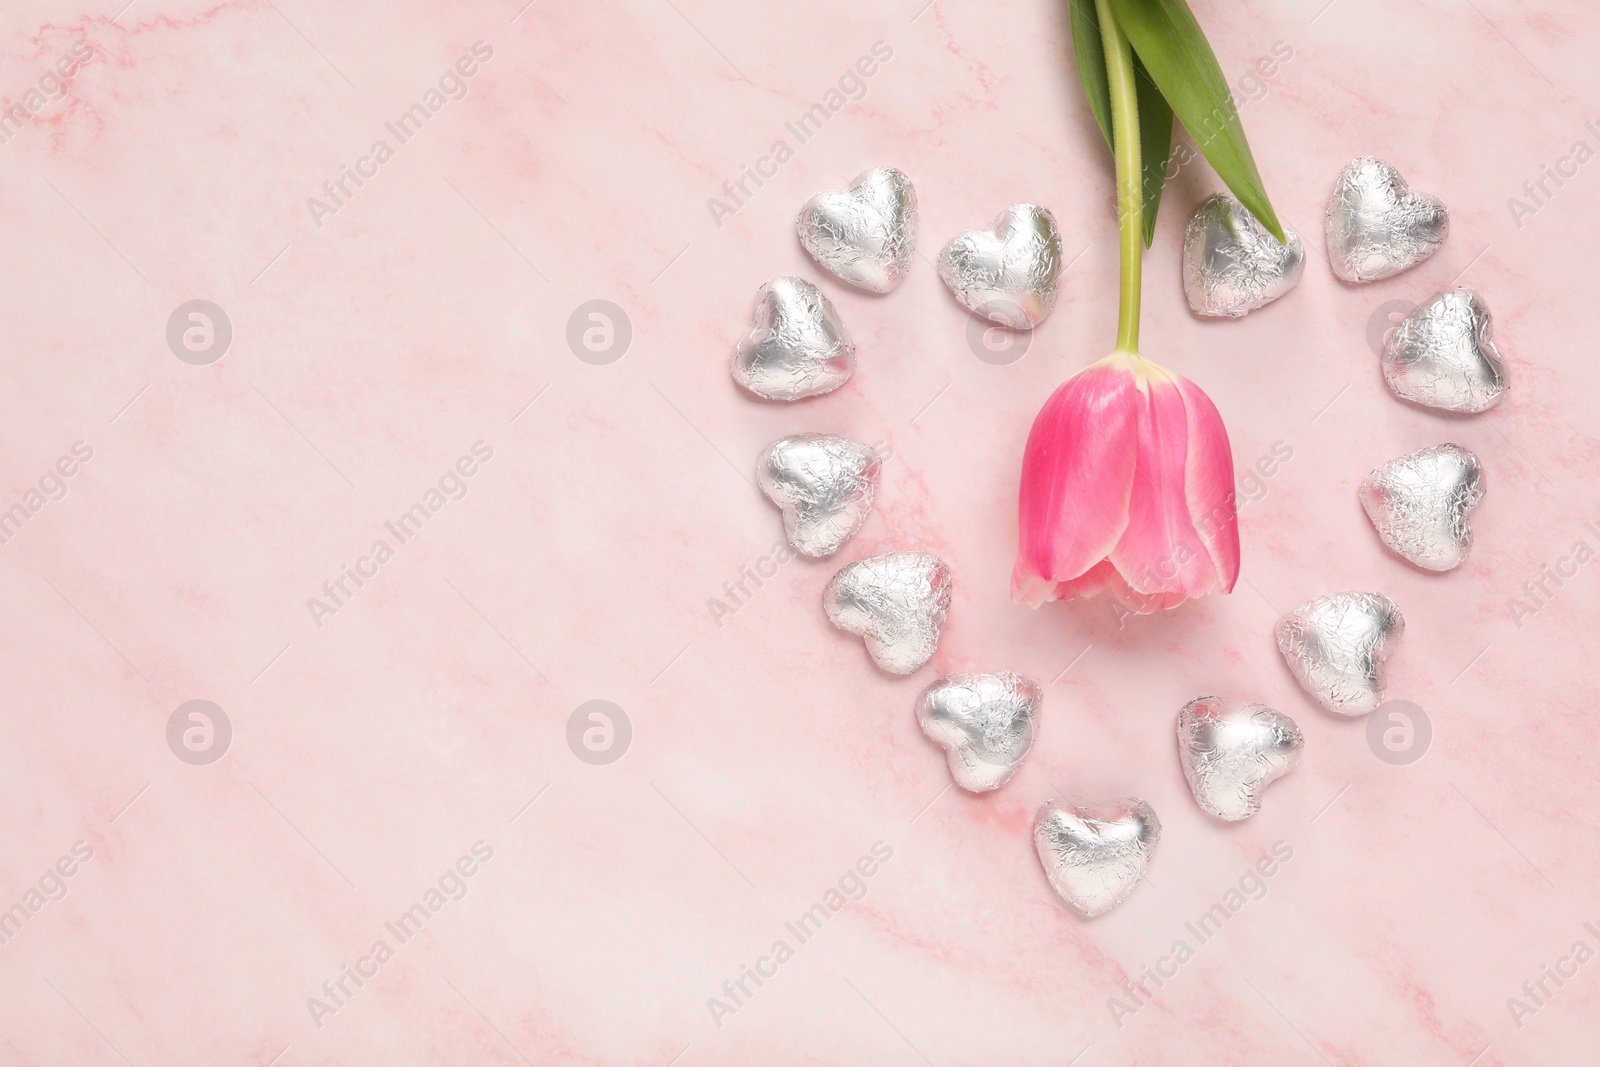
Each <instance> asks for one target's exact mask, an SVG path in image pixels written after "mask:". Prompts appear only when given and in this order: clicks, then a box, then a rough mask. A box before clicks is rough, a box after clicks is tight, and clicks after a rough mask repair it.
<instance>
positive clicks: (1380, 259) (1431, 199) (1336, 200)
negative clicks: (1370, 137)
mask: <svg viewBox="0 0 1600 1067" xmlns="http://www.w3.org/2000/svg"><path fill="white" fill-rule="evenodd" d="M1324 223H1325V228H1326V233H1327V238H1328V259H1329V260H1330V261H1331V262H1332V264H1333V272H1334V273H1335V274H1337V275H1338V276H1339V277H1341V278H1343V279H1344V280H1345V281H1347V282H1375V281H1378V280H1379V279H1381V278H1392V277H1394V276H1395V275H1396V274H1399V273H1400V272H1401V271H1405V270H1410V269H1411V268H1412V267H1415V266H1416V265H1417V264H1418V263H1421V262H1422V261H1423V260H1425V259H1427V258H1428V257H1429V256H1431V255H1433V254H1434V253H1435V252H1437V251H1438V250H1439V248H1440V246H1442V245H1443V244H1444V239H1445V237H1447V236H1448V235H1449V233H1450V209H1449V208H1447V207H1445V206H1444V204H1443V203H1442V202H1441V201H1440V200H1439V198H1438V197H1435V196H1429V195H1428V194H1427V193H1419V192H1417V191H1416V190H1415V189H1412V188H1411V187H1410V186H1408V185H1407V184H1406V180H1405V179H1404V178H1402V177H1401V176H1400V172H1399V171H1397V170H1395V169H1394V168H1393V167H1391V166H1390V165H1389V164H1387V163H1385V162H1384V161H1383V160H1381V159H1375V158H1373V157H1372V156H1363V157H1362V158H1360V159H1357V160H1353V161H1351V162H1350V163H1349V164H1348V165H1347V166H1346V167H1345V168H1344V170H1343V171H1341V172H1340V174H1339V179H1338V181H1336V182H1334V185H1333V195H1332V196H1331V197H1330V198H1329V199H1328V210H1327V213H1326V217H1325V219H1324Z"/></svg>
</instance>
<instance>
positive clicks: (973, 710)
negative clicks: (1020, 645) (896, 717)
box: [917, 671, 1044, 793]
mask: <svg viewBox="0 0 1600 1067" xmlns="http://www.w3.org/2000/svg"><path fill="white" fill-rule="evenodd" d="M1043 702H1044V691H1043V690H1041V689H1040V688H1039V686H1038V685H1037V684H1036V683H1035V682H1033V681H1032V680H1031V679H1028V678H1024V677H1022V676H1021V675H1020V674H1012V673H1010V672H1009V671H1002V672H1001V673H999V674H947V675H945V676H944V677H943V678H940V679H939V680H938V681H936V682H934V683H933V684H932V685H930V686H929V687H928V688H927V689H924V690H923V691H922V696H921V697H920V698H918V700H917V723H918V724H919V725H920V726H921V727H922V732H923V733H925V734H927V735H928V736H929V737H930V738H932V739H933V740H934V741H935V742H937V743H938V744H939V745H940V746H942V747H943V748H944V750H945V754H946V758H947V760H948V762H949V764H950V777H951V778H953V779H955V783H956V785H958V786H960V787H961V788H962V789H965V790H967V791H968V792H970V793H987V792H989V791H990V790H994V789H999V788H1000V787H1001V786H1003V785H1005V784H1006V783H1007V782H1009V781H1010V780H1011V776H1012V775H1014V774H1016V773H1017V768H1018V767H1021V766H1022V757H1024V756H1026V755H1027V754H1028V749H1030V748H1032V747H1033V737H1034V729H1035V727H1034V714H1035V713H1036V712H1037V711H1038V710H1039V705H1040V704H1041V703H1043Z"/></svg>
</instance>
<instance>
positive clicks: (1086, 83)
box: [1067, 0, 1172, 247]
mask: <svg viewBox="0 0 1600 1067" xmlns="http://www.w3.org/2000/svg"><path fill="white" fill-rule="evenodd" d="M1067 17H1068V21H1069V22H1070V24H1071V26H1072V51H1073V54H1074V56H1075V57H1076V58H1077V61H1078V78H1079V79H1080V80H1081V81H1082V82H1083V95H1084V96H1085V97H1086V98H1087V99H1088V101H1089V111H1090V112H1091V113H1092V114H1093V115H1094V121H1095V123H1096V124H1097V125H1098V126H1099V127H1100V133H1101V135H1102V136H1103V137H1105V139H1106V145H1107V146H1108V147H1114V146H1113V144H1112V139H1111V83H1110V79H1109V78H1108V77H1107V76H1106V53H1105V42H1104V41H1103V40H1102V39H1101V36H1100V16H1099V14H1098V13H1097V12H1096V10H1095V5H1094V0H1067ZM1133 66H1134V73H1135V75H1136V76H1137V78H1138V86H1137V90H1136V91H1137V92H1138V95H1139V152H1140V159H1141V160H1142V161H1143V163H1142V166H1141V170H1142V171H1143V174H1142V176H1141V178H1140V185H1141V186H1142V188H1143V198H1144V243H1145V246H1146V247H1149V245H1150V242H1151V240H1153V239H1154V237H1155V232H1156V211H1157V210H1158V209H1159V208H1160V207H1161V190H1162V188H1163V186H1165V184H1166V180H1167V159H1168V157H1169V156H1171V154H1172V108H1170V107H1168V106H1167V101H1166V99H1165V98H1164V97H1163V96H1162V95H1161V91H1160V90H1159V89H1157V88H1156V83H1155V79H1153V78H1151V77H1150V74H1149V72H1148V71H1146V70H1145V68H1144V64H1143V63H1142V62H1140V60H1139V57H1138V56H1137V55H1135V56H1134V57H1133Z"/></svg>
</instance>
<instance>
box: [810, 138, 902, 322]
mask: <svg viewBox="0 0 1600 1067" xmlns="http://www.w3.org/2000/svg"><path fill="white" fill-rule="evenodd" d="M795 229H796V230H798V231H799V232H800V243H801V244H802V245H803V246H805V250H806V251H807V252H809V253H811V258H812V259H814V260H816V261H817V263H818V264H819V265H820V266H821V267H822V269H824V270H826V271H827V272H828V273H830V274H832V275H833V276H834V277H836V278H839V279H840V280H842V281H846V282H849V283H850V284H851V285H854V286H856V287H858V288H861V289H866V290H869V291H871V292H874V293H887V292H888V291H889V290H891V289H893V288H894V287H895V286H897V285H899V284H900V282H901V281H902V280H903V279H904V278H905V276H906V271H907V270H909V269H910V268H911V257H912V256H913V255H914V254H915V253H916V250H917V191H916V189H915V188H913V187H912V185H911V179H910V178H907V177H906V176H905V175H904V174H902V173H901V172H900V171H898V170H895V169H894V168H893V167H873V168H872V169H871V170H869V171H866V172H865V173H863V174H861V175H860V176H859V177H857V178H856V180H855V181H853V182H851V183H850V190H849V192H844V193H818V194H817V195H816V196H813V197H812V198H811V199H810V200H807V201H806V202H805V205H804V206H803V207H801V208H800V214H799V216H798V217H797V218H796V219H795Z"/></svg>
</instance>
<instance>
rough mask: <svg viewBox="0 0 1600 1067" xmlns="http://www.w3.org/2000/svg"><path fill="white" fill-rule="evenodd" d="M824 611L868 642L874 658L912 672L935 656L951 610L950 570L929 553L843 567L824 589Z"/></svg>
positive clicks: (897, 670) (887, 666)
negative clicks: (946, 618)
mask: <svg viewBox="0 0 1600 1067" xmlns="http://www.w3.org/2000/svg"><path fill="white" fill-rule="evenodd" d="M822 610H823V611H824V612H825V613H826V614H827V616H828V621H829V622H831V623H833V624H834V625H835V626H837V627H838V628H839V629H841V630H845V631H847V632H849V633H853V634H859V635H860V636H861V637H863V638H864V639H865V640H866V645H867V652H868V653H870V654H871V656H872V661H873V662H874V663H876V664H877V665H878V666H880V667H882V668H883V669H884V670H886V671H888V672H889V673H890V674H912V673H914V672H915V671H916V670H918V669H919V668H920V667H921V666H922V665H923V664H924V663H927V662H928V660H929V659H930V658H931V657H932V656H933V653H934V650H935V649H937V648H938V647H939V634H940V633H941V632H943V630H944V619H945V615H947V614H948V613H949V611H950V568H949V567H948V566H947V565H946V564H945V562H944V560H942V559H940V558H939V557H937V556H930V555H929V554H928V553H926V552H890V553H889V554H888V555H886V556H873V557H872V558H871V559H863V560H858V561H856V562H855V563H852V564H850V565H849V566H846V567H843V568H841V569H840V571H839V573H838V574H835V575H834V576H833V580H832V581H830V582H829V583H828V587H827V588H826V589H824V590H823V591H822Z"/></svg>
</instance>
